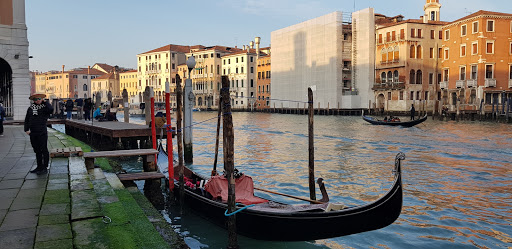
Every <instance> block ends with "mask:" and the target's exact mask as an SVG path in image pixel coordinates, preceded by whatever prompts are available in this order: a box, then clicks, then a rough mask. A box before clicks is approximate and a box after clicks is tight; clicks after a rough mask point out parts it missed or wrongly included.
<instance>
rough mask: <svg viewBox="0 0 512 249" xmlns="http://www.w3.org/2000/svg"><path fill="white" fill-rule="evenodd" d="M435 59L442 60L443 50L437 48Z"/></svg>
mask: <svg viewBox="0 0 512 249" xmlns="http://www.w3.org/2000/svg"><path fill="white" fill-rule="evenodd" d="M437 58H438V59H442V58H443V48H439V51H438V52H437Z"/></svg>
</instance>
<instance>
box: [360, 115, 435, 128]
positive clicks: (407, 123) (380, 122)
mask: <svg viewBox="0 0 512 249" xmlns="http://www.w3.org/2000/svg"><path fill="white" fill-rule="evenodd" d="M363 120H364V121H366V122H368V123H370V124H373V125H391V126H403V127H412V126H415V125H417V124H420V123H422V122H423V121H425V120H427V114H425V116H423V117H422V118H420V119H416V120H411V121H403V122H400V121H399V122H396V121H384V120H378V119H376V118H374V117H368V116H363Z"/></svg>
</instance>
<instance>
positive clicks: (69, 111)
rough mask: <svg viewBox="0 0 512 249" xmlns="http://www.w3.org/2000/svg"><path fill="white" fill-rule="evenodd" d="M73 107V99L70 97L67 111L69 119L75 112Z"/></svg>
mask: <svg viewBox="0 0 512 249" xmlns="http://www.w3.org/2000/svg"><path fill="white" fill-rule="evenodd" d="M73 107H74V104H73V100H71V99H68V100H67V101H66V112H67V116H66V117H67V119H71V117H72V114H73Z"/></svg>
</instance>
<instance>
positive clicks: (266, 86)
mask: <svg viewBox="0 0 512 249" xmlns="http://www.w3.org/2000/svg"><path fill="white" fill-rule="evenodd" d="M257 72H258V79H257V80H256V89H257V90H256V108H257V109H266V108H269V104H270V76H271V75H270V54H269V55H265V56H260V58H259V59H258V68H257Z"/></svg>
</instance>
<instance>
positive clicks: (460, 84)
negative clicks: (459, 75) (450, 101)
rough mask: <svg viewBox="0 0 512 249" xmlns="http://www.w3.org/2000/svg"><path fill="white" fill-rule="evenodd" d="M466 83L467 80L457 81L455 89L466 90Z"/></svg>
mask: <svg viewBox="0 0 512 249" xmlns="http://www.w3.org/2000/svg"><path fill="white" fill-rule="evenodd" d="M465 82H466V81H465V80H457V81H456V82H455V87H457V88H464V83H465Z"/></svg>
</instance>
